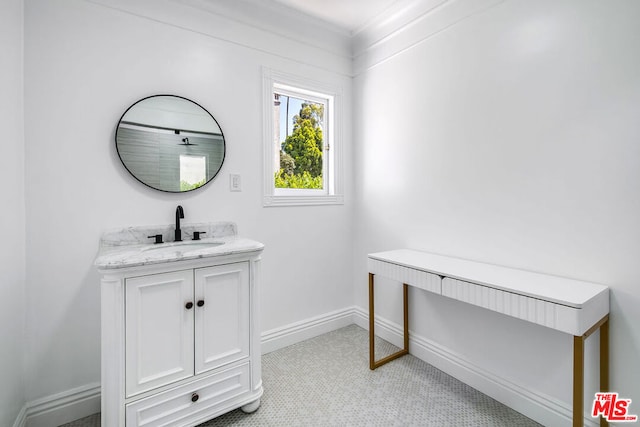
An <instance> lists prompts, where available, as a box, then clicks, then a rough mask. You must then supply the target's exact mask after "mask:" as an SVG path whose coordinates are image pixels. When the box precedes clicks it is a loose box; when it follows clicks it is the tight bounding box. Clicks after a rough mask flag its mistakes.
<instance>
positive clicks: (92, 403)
mask: <svg viewBox="0 0 640 427" xmlns="http://www.w3.org/2000/svg"><path fill="white" fill-rule="evenodd" d="M96 412H100V384H96V383H94V384H88V385H85V386H82V387H78V388H74V389H71V390H68V391H64V392H62V393H58V394H54V395H51V396H46V397H43V398H41V399H38V400H34V401H33V402H29V403H27V405H26V427H56V426H59V425H60V424H65V423H68V422H70V421H73V420H77V419H78V418H83V417H86V416H89V415H91V414H95V413H96Z"/></svg>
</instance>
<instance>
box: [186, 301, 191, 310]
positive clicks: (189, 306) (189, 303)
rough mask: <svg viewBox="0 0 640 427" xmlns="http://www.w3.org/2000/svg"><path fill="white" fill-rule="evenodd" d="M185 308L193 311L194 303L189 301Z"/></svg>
mask: <svg viewBox="0 0 640 427" xmlns="http://www.w3.org/2000/svg"><path fill="white" fill-rule="evenodd" d="M184 306H185V308H186V309H187V310H191V309H192V308H193V303H192V302H191V301H189V302H188V303H186V304H185V305H184Z"/></svg>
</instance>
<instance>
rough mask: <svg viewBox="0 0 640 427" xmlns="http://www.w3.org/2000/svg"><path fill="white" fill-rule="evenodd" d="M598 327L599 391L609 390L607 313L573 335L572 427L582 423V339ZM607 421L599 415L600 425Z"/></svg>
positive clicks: (605, 424) (581, 426)
mask: <svg viewBox="0 0 640 427" xmlns="http://www.w3.org/2000/svg"><path fill="white" fill-rule="evenodd" d="M598 329H600V391H603V392H604V391H609V315H608V314H607V315H606V316H604V317H603V318H602V319H601V320H600V321H599V322H598V323H596V324H595V325H593V326H592V327H591V329H589V330H588V331H587V332H585V334H584V335H581V336H577V335H574V336H573V427H583V425H584V340H585V339H587V338H588V337H589V335H591V334H592V333H594V332H595V331H597V330H598ZM608 425H609V423H608V422H607V420H605V419H604V418H603V417H600V426H601V427H606V426H608Z"/></svg>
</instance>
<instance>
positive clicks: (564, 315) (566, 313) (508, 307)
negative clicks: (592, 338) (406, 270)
mask: <svg viewBox="0 0 640 427" xmlns="http://www.w3.org/2000/svg"><path fill="white" fill-rule="evenodd" d="M442 295H443V296H446V297H449V298H452V299H455V300H458V301H462V302H465V303H468V304H472V305H476V306H478V307H482V308H486V309H488V310H491V311H495V312H498V313H502V314H506V315H507V316H511V317H515V318H518V319H522V320H526V321H527V322H531V323H536V324H538V325H542V326H546V327H548V328H552V329H556V330H559V331H563V332H566V333H570V334H576V333H577V331H578V330H579V324H580V322H579V319H580V316H581V313H580V311H581V310H578V309H575V308H573V307H567V306H564V305H560V304H554V303H551V302H548V301H544V300H541V299H536V298H531V297H528V296H524V295H518V294H516V293H512V292H506V291H503V290H500V289H494V288H491V287H488V286H483V285H478V284H475V283H470V282H465V281H462V280H457V279H452V278H450V277H445V278H444V279H443V281H442Z"/></svg>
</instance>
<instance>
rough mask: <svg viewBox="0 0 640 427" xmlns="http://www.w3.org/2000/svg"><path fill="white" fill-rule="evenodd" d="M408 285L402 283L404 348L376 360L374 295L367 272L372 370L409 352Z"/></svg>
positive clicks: (371, 275)
mask: <svg viewBox="0 0 640 427" xmlns="http://www.w3.org/2000/svg"><path fill="white" fill-rule="evenodd" d="M408 293H409V286H408V285H407V284H406V283H403V284H402V300H403V301H402V303H403V314H404V348H403V349H402V350H400V351H398V352H396V353H393V354H391V355H389V356H387V357H385V358H382V359H380V360H378V361H376V354H375V338H376V334H375V316H374V304H373V302H374V295H373V273H369V369H371V370H374V369H376V368H378V367H380V366H382V365H384V364H385V363H388V362H391V361H392V360H394V359H397V358H398V357H401V356H404V355H405V354H409V310H408V306H409V304H408Z"/></svg>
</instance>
